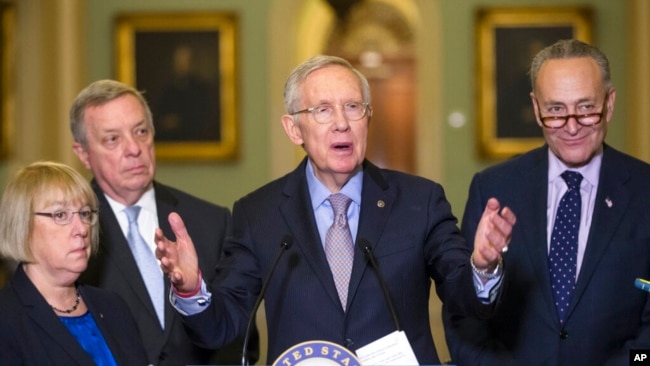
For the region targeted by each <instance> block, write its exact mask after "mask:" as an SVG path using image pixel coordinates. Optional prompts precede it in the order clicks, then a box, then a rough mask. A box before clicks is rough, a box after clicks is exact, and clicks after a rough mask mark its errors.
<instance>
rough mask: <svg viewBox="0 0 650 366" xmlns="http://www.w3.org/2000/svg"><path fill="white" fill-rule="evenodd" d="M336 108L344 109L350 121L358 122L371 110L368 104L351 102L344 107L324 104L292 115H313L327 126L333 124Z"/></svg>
mask: <svg viewBox="0 0 650 366" xmlns="http://www.w3.org/2000/svg"><path fill="white" fill-rule="evenodd" d="M335 107H341V108H342V109H343V115H344V116H345V118H346V119H347V120H348V121H358V120H360V119H362V118H363V117H365V116H366V114H367V113H368V110H370V106H369V105H368V103H363V102H349V103H345V104H342V105H340V104H327V103H323V104H319V105H316V106H313V107H309V108H306V109H303V110H300V111H296V112H293V113H291V114H292V115H293V114H299V113H311V115H312V116H313V117H314V120H315V121H316V122H317V123H320V124H326V123H330V122H332V120H333V119H334V109H335Z"/></svg>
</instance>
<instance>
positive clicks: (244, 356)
mask: <svg viewBox="0 0 650 366" xmlns="http://www.w3.org/2000/svg"><path fill="white" fill-rule="evenodd" d="M292 244H293V237H292V236H291V235H288V234H287V235H285V236H283V237H282V241H281V242H280V251H279V252H278V256H277V257H275V262H273V266H272V267H271V270H270V271H269V274H268V275H266V278H265V279H264V283H262V289H261V290H260V294H259V295H257V300H256V301H255V305H254V306H253V312H252V313H251V314H250V316H249V318H248V326H247V327H246V334H245V335H244V345H243V346H242V351H241V364H242V366H248V338H250V335H251V329H252V328H253V324H255V314H256V313H257V309H258V308H259V307H260V304H261V303H262V300H263V299H264V294H265V293H266V287H267V286H268V285H269V282H270V280H271V277H272V276H273V272H275V267H277V266H278V262H279V261H280V258H281V257H282V254H284V252H285V251H286V250H287V249H289V248H291V245H292Z"/></svg>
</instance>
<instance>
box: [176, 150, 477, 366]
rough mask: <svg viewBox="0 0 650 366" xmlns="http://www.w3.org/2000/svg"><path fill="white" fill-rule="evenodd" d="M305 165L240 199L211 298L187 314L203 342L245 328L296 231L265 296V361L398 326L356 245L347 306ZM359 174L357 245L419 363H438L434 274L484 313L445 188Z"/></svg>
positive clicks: (441, 290)
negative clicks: (316, 343) (304, 346)
mask: <svg viewBox="0 0 650 366" xmlns="http://www.w3.org/2000/svg"><path fill="white" fill-rule="evenodd" d="M305 164H307V160H306V159H305V160H304V161H303V162H302V164H300V165H299V166H298V168H297V169H296V170H294V171H293V172H292V173H290V174H288V175H286V176H285V177H283V178H280V179H278V180H276V181H274V182H271V183H269V184H267V185H266V186H264V187H262V188H260V189H258V190H256V191H255V192H253V193H251V194H249V195H247V196H246V197H244V198H242V199H240V200H239V201H237V202H236V203H235V206H234V209H233V228H234V230H233V236H232V237H231V238H229V239H228V240H227V241H226V244H225V246H224V259H223V260H222V261H221V262H220V266H219V276H218V278H217V281H216V282H215V283H214V284H213V286H212V291H213V296H212V302H211V303H210V305H209V307H208V308H207V310H205V311H203V312H201V313H199V314H195V315H193V316H190V317H186V318H185V321H186V324H187V325H188V328H189V329H190V330H191V332H192V335H193V336H194V337H195V338H196V339H197V340H198V341H200V342H203V344H205V345H206V346H215V345H219V344H221V343H222V342H227V341H228V340H229V339H231V338H232V337H234V336H235V335H236V334H238V333H241V332H242V331H243V329H244V327H245V326H246V323H247V320H248V316H249V313H250V312H251V308H252V306H253V303H254V302H255V298H256V297H257V295H258V293H259V291H260V287H261V284H262V280H263V279H264V278H265V277H266V276H267V274H268V272H269V271H270V269H271V266H272V263H273V261H274V260H275V258H276V256H277V255H278V252H279V250H280V243H281V241H282V238H283V237H284V236H285V235H290V236H292V237H293V246H291V248H289V249H288V251H287V252H285V253H284V255H283V257H282V258H281V260H280V261H279V264H278V266H277V269H276V271H275V273H274V275H273V277H272V279H271V280H270V282H269V285H268V289H267V292H266V297H265V310H266V320H267V324H268V334H269V343H268V345H269V347H268V358H267V359H268V360H269V362H271V361H273V360H274V359H275V358H277V356H279V355H280V354H281V353H282V352H283V351H285V350H286V349H287V348H289V347H290V346H293V345H295V344H297V343H300V342H303V341H307V340H314V339H319V340H326V341H331V342H336V343H338V344H341V345H343V346H345V347H347V348H349V349H351V350H356V349H357V348H359V347H362V346H364V345H366V344H368V343H370V342H372V341H375V340H377V339H379V338H381V337H383V336H385V335H387V334H389V333H391V332H393V331H395V328H396V326H395V324H394V322H393V319H392V317H391V313H390V311H389V307H388V305H387V303H386V299H385V298H384V294H383V292H382V290H381V286H380V283H379V280H378V274H377V273H375V271H374V270H373V268H372V267H371V266H370V265H369V264H368V262H367V261H366V258H365V257H364V254H363V252H362V251H361V249H360V248H359V247H357V248H355V256H354V264H353V269H352V275H351V280H350V287H349V295H348V305H347V311H345V312H344V311H343V308H342V306H341V304H340V301H339V298H338V295H337V292H336V288H335V285H334V280H333V277H332V273H331V271H330V268H329V266H328V263H327V259H326V257H325V253H324V250H323V244H322V243H321V240H320V236H319V234H318V229H317V227H316V222H315V218H314V214H313V209H312V204H311V200H310V196H309V192H308V187H307V181H306V172H305V166H306V165H305ZM363 172H364V173H363V174H364V178H363V188H362V202H361V212H360V218H359V227H358V234H357V238H356V241H357V243H359V242H360V241H361V239H364V240H366V241H367V242H368V243H369V244H370V245H371V246H372V248H373V252H374V256H375V257H376V261H377V264H378V267H379V271H380V272H381V275H382V276H383V277H384V278H385V280H386V282H387V285H388V289H389V293H390V298H391V299H392V302H393V304H394V306H395V310H396V313H397V317H398V319H399V322H400V324H401V327H402V329H403V330H404V331H405V333H406V336H407V337H408V339H409V341H410V343H411V345H412V347H413V349H414V352H415V355H416V357H417V358H418V360H419V362H421V363H424V364H435V363H439V360H438V355H437V352H436V349H435V346H434V343H433V338H432V335H431V329H430V326H429V307H428V302H429V292H430V285H431V279H433V280H434V281H435V283H436V290H437V292H438V294H439V295H440V297H441V298H442V299H443V300H444V301H445V302H448V303H449V304H450V306H452V305H455V306H458V307H460V308H463V309H465V308H471V309H474V310H483V308H482V307H481V306H480V303H479V302H478V300H477V297H476V293H475V291H474V287H473V283H472V278H471V276H472V275H471V269H470V267H469V260H468V259H469V250H468V249H467V247H466V245H465V243H464V241H463V239H462V237H461V236H460V233H459V231H458V229H457V226H456V223H457V221H456V218H455V217H454V216H453V214H452V212H451V208H450V206H449V203H448V202H447V200H446V198H445V195H444V192H443V189H442V187H441V186H440V185H438V184H436V183H434V182H431V181H429V180H426V179H423V178H419V177H415V176H411V175H407V174H404V173H399V172H395V171H390V170H382V169H379V168H377V167H376V166H374V165H372V164H371V163H369V162H365V163H364V168H363Z"/></svg>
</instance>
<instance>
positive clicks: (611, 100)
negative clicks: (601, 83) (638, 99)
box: [605, 88, 616, 123]
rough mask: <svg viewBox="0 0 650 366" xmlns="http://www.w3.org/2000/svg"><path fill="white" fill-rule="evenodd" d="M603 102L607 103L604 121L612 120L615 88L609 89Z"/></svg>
mask: <svg viewBox="0 0 650 366" xmlns="http://www.w3.org/2000/svg"><path fill="white" fill-rule="evenodd" d="M605 103H607V115H606V116H605V121H606V122H607V123H609V121H611V120H612V116H613V115H614V104H616V89H614V88H612V89H610V91H609V92H608V95H607V99H606V100H605Z"/></svg>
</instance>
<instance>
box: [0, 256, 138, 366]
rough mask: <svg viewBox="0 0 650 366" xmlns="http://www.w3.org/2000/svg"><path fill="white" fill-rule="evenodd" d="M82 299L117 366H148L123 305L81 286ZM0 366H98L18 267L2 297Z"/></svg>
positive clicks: (134, 327) (105, 294)
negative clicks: (0, 365)
mask: <svg viewBox="0 0 650 366" xmlns="http://www.w3.org/2000/svg"><path fill="white" fill-rule="evenodd" d="M78 288H79V293H80V294H81V296H82V297H83V301H84V303H85V304H86V306H87V307H88V311H89V312H90V313H91V314H92V316H93V319H94V320H95V323H97V327H98V328H99V330H100V331H101V332H102V335H103V336H104V339H105V340H106V344H107V345H108V348H109V349H110V350H111V353H112V354H113V357H114V358H115V360H116V361H117V364H118V365H146V364H147V359H146V355H145V352H144V347H143V346H142V342H141V340H140V338H139V335H138V329H137V327H136V325H135V321H134V319H133V317H132V316H131V313H129V309H128V308H127V306H126V304H125V303H124V301H122V299H121V298H120V297H119V296H117V295H115V294H112V293H110V292H108V291H105V290H101V289H98V288H95V287H91V286H83V285H79V286H78ZM0 363H1V364H2V365H5V366H10V365H44V366H45V365H61V366H72V365H86V366H90V365H94V364H95V363H94V362H93V359H92V358H91V357H90V355H89V354H88V353H86V351H85V350H84V349H83V348H82V347H81V344H79V342H78V341H77V339H76V338H75V337H74V336H73V335H72V333H70V332H69V331H68V329H67V328H66V326H65V325H64V324H63V323H62V322H61V320H59V317H58V316H57V315H56V314H55V313H54V311H53V310H52V308H51V307H50V305H49V304H48V303H47V302H46V301H45V298H43V296H42V295H41V294H40V293H39V292H38V290H37V289H36V287H35V286H34V284H33V283H32V282H31V281H30V280H29V278H28V277H27V275H26V274H25V271H24V270H23V268H22V266H18V268H17V269H16V271H15V273H14V275H13V277H12V278H11V280H10V281H9V283H8V284H7V285H6V286H5V287H4V288H3V289H2V291H1V292H0Z"/></svg>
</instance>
